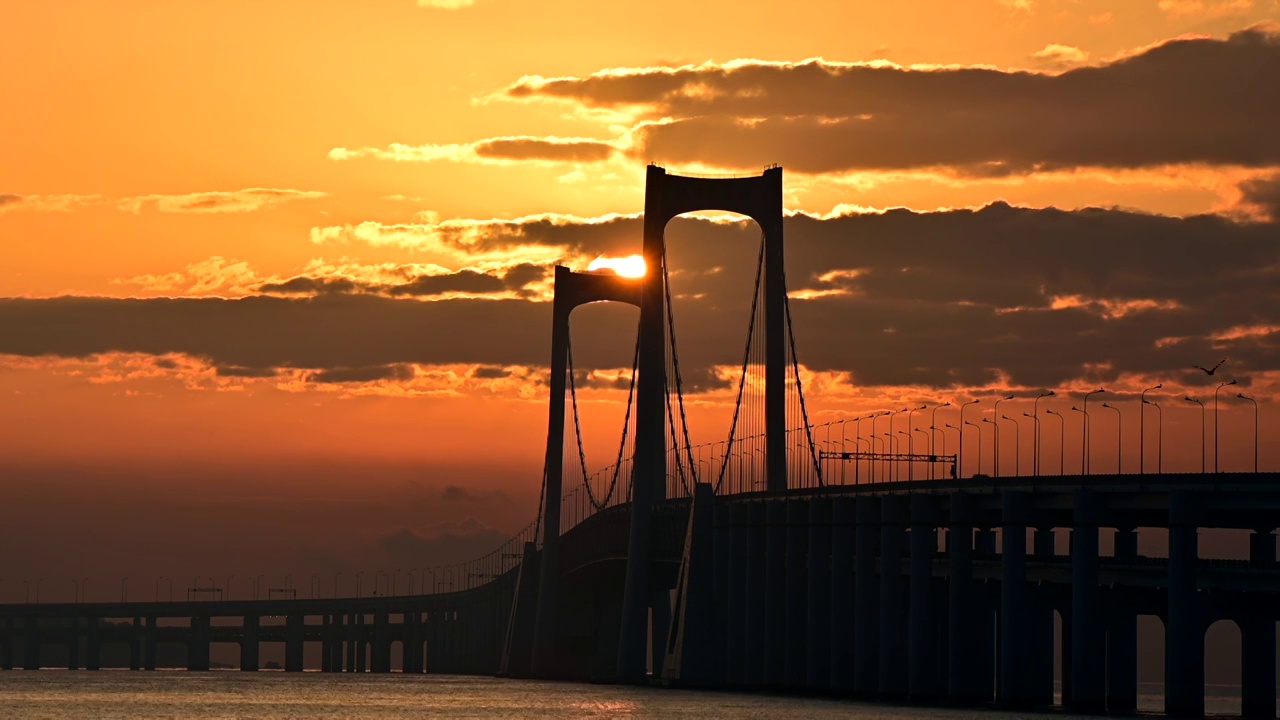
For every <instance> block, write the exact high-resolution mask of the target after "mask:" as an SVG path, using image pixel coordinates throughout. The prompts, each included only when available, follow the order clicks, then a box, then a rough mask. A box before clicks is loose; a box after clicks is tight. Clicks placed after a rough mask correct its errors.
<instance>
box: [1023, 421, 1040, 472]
mask: <svg viewBox="0 0 1280 720" xmlns="http://www.w3.org/2000/svg"><path fill="white" fill-rule="evenodd" d="M1022 417H1028V418H1031V435H1032V437H1033V440H1034V442H1035V445H1036V446H1035V452H1034V453H1033V455H1032V458H1031V475H1032V477H1040V418H1038V417H1036V416H1035V415H1032V414H1031V413H1025V412H1024V413H1022Z"/></svg>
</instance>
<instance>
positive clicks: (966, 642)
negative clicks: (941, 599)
mask: <svg viewBox="0 0 1280 720" xmlns="http://www.w3.org/2000/svg"><path fill="white" fill-rule="evenodd" d="M949 522H950V524H949V525H948V528H947V566H948V571H947V575H948V579H947V696H948V697H949V698H950V699H951V701H952V702H954V703H960V704H969V703H974V702H979V701H983V700H985V699H986V698H985V697H983V695H982V694H981V693H980V692H978V679H977V677H976V675H977V673H976V672H975V671H976V670H977V668H976V667H975V664H974V662H973V649H974V648H975V647H976V646H977V645H978V642H979V640H980V638H979V635H978V633H977V632H976V625H975V622H974V616H975V614H976V613H977V602H976V600H975V598H974V595H975V592H974V587H973V522H974V508H973V498H972V496H970V495H968V494H966V493H962V492H957V493H952V494H951V517H950V521H949Z"/></svg>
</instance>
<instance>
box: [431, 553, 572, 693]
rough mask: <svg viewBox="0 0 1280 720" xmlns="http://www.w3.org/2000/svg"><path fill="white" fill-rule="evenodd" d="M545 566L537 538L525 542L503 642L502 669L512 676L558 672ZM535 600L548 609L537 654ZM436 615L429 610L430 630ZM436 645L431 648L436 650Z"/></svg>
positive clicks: (555, 623) (553, 616)
mask: <svg viewBox="0 0 1280 720" xmlns="http://www.w3.org/2000/svg"><path fill="white" fill-rule="evenodd" d="M541 570H542V553H541V552H539V550H538V544H537V542H535V541H532V540H530V541H528V542H526V543H525V544H524V549H523V550H522V551H521V555H520V572H519V574H518V575H517V576H516V590H515V604H514V605H512V607H511V616H510V618H509V619H508V621H507V628H506V637H505V638H504V642H503V650H502V656H503V658H502V669H501V673H502V674H503V675H506V676H508V677H516V678H522V677H530V676H532V677H552V676H554V675H555V672H556V665H557V660H556V645H555V635H556V632H557V631H558V629H559V625H558V620H557V618H558V614H557V613H556V612H552V607H553V604H552V603H550V602H548V603H546V605H545V606H544V605H543V604H542V600H541V599H540V595H539V594H538V593H539V589H538V584H539V582H540V581H539V578H541ZM548 582H549V583H551V585H552V586H555V587H558V586H557V585H556V583H554V582H551V581H550V580H548ZM557 582H558V581H557ZM553 592H554V590H553ZM557 597H559V596H558V595H557ZM557 602H558V601H557ZM535 604H538V607H539V608H545V609H544V610H543V612H545V613H547V615H546V616H545V617H544V618H543V622H544V623H545V626H544V630H543V632H544V636H543V644H542V646H541V649H540V650H539V651H538V653H537V655H536V657H535V654H534V644H535V638H536V636H537V632H538V630H537V622H538V619H537V616H536V613H537V610H535V608H534V605H535ZM555 607H558V605H556V606H555ZM434 615H435V611H434V610H432V611H430V612H429V613H428V622H429V623H431V626H430V628H429V630H434V629H435V628H436V626H437V625H438V623H436V622H435V617H434ZM433 637H434V636H433ZM435 649H436V648H431V650H432V651H434V650H435ZM431 663H432V665H434V664H435V660H434V659H432V660H431ZM433 669H435V668H434V667H433Z"/></svg>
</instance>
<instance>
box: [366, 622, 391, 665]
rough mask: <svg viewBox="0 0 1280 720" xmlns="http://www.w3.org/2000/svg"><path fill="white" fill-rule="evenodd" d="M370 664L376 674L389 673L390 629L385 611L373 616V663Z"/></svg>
mask: <svg viewBox="0 0 1280 720" xmlns="http://www.w3.org/2000/svg"><path fill="white" fill-rule="evenodd" d="M370 664H371V665H372V666H373V668H372V669H373V671H374V672H376V673H389V672H391V627H390V618H389V617H388V616H387V611H386V610H378V611H376V612H375V613H374V614H373V661H372V662H371V663H370Z"/></svg>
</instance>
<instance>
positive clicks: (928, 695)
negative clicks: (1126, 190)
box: [0, 166, 1280, 718]
mask: <svg viewBox="0 0 1280 720" xmlns="http://www.w3.org/2000/svg"><path fill="white" fill-rule="evenodd" d="M646 183H647V184H646V196H645V215H644V231H643V233H644V234H643V239H642V250H643V257H644V260H645V263H646V266H647V268H648V269H649V272H648V273H647V274H646V275H645V276H644V277H642V278H626V277H621V276H617V275H613V274H599V273H578V272H572V271H570V270H569V269H567V268H563V267H557V268H556V271H555V298H554V301H553V310H552V316H553V321H552V328H551V358H550V368H551V376H550V401H549V404H548V431H547V445H546V453H545V463H544V467H543V472H542V493H541V505H540V507H539V510H538V513H537V515H536V519H535V521H534V522H533V523H532V524H531V525H530V526H529V527H528V528H526V529H525V530H524V531H522V532H521V533H520V534H519V535H517V537H515V538H513V539H512V540H511V541H509V542H508V544H507V545H505V546H504V547H502V548H499V549H497V550H495V551H494V552H493V553H491V554H490V555H488V556H485V557H484V558H480V559H477V560H475V561H473V562H471V563H467V564H465V565H463V566H459V567H457V568H454V569H450V570H449V576H450V578H451V581H450V583H449V584H448V586H447V587H448V589H447V591H444V592H438V590H440V588H439V587H438V586H439V583H433V584H434V585H436V587H433V588H431V589H432V590H433V592H426V590H425V588H422V589H420V591H419V592H418V593H416V594H414V593H412V588H411V589H410V593H408V594H403V595H383V596H375V597H353V598H340V597H333V598H316V597H312V598H306V599H298V598H296V597H277V598H270V599H266V600H223V599H216V600H201V599H196V600H187V601H176V602H175V601H171V600H164V601H162V600H160V599H159V598H158V597H157V598H156V599H155V600H153V601H149V602H119V603H89V602H77V603H56V604H55V603H44V604H41V603H21V604H8V605H0V667H3V668H5V669H10V668H14V667H21V668H27V669H36V668H39V667H41V666H42V665H43V660H42V658H43V657H44V654H43V653H42V649H43V648H46V647H48V646H50V645H53V646H58V647H60V648H64V649H65V652H64V653H63V655H61V657H62V658H63V659H64V662H65V666H66V667H70V668H80V667H84V668H88V669H94V668H97V667H100V666H101V664H102V663H101V654H102V648H103V647H104V646H105V645H108V644H113V643H115V644H122V645H125V646H127V647H128V656H129V658H130V662H129V664H130V667H132V668H133V669H153V668H155V667H156V666H157V655H158V648H159V647H161V646H162V645H164V644H170V645H180V646H182V647H184V648H185V657H186V664H185V666H186V667H187V668H188V669H191V670H203V669H208V668H209V667H210V650H209V648H210V644H211V643H215V642H223V643H235V644H237V645H238V646H239V649H240V668H241V669H242V670H250V671H251V670H257V669H258V667H259V664H260V663H259V649H260V646H261V644H262V643H264V642H280V643H283V644H284V647H285V651H286V652H285V659H286V661H285V667H284V669H285V670H289V671H300V670H303V669H304V667H305V665H306V658H307V657H308V654H307V653H305V652H304V650H305V649H306V648H307V647H312V648H315V647H318V648H319V656H320V663H319V668H318V669H320V670H322V671H327V672H364V671H371V672H391V671H392V670H393V669H395V668H398V669H399V670H400V671H401V672H438V673H473V674H475V673H479V674H495V673H496V674H503V675H508V676H514V677H538V678H551V679H578V680H593V681H604V682H619V683H639V682H662V683H666V684H670V685H676V686H684V687H714V688H726V689H750V690H762V689H763V690H772V691H783V692H803V693H827V694H832V695H837V696H850V697H864V698H876V699H889V700H895V701H905V702H915V703H922V704H932V703H946V704H981V703H998V704H1000V705H1002V706H1006V707H1048V706H1051V705H1054V704H1055V703H1061V704H1062V705H1064V706H1066V707H1068V708H1070V709H1072V710H1076V711H1085V712H1116V713H1130V712H1133V711H1134V710H1135V708H1136V707H1137V657H1138V633H1137V622H1138V618H1139V616H1154V617H1157V618H1159V619H1160V621H1161V623H1162V624H1163V629H1164V647H1165V659H1164V669H1165V709H1166V712H1168V713H1170V714H1174V715H1184V716H1196V715H1202V714H1203V712H1204V698H1205V667H1204V637H1205V633H1206V631H1207V629H1208V627H1209V626H1210V625H1211V624H1213V623H1215V622H1217V621H1219V620H1227V621H1230V622H1233V623H1235V624H1236V625H1237V626H1238V627H1239V628H1240V631H1241V638H1242V651H1241V661H1242V662H1241V667H1242V673H1241V688H1242V705H1241V708H1242V713H1243V714H1244V715H1245V716H1248V717H1268V718H1273V717H1276V667H1277V656H1276V632H1275V630H1276V622H1277V619H1280V566H1278V565H1277V562H1276V541H1275V535H1274V534H1273V533H1274V531H1275V528H1276V525H1277V518H1280V474H1277V473H1260V472H1256V471H1255V472H1252V473H1213V474H1194V475H1191V474H1188V475H1178V474H1145V475H1120V474H1110V475H1106V474H1093V475H1077V476H1071V475H1059V476H1054V477H1051V478H1048V477H1022V476H1019V477H1004V478H990V477H985V476H982V477H974V478H968V479H964V478H957V477H955V474H956V473H955V470H954V468H955V467H956V458H955V456H953V455H947V454H945V452H944V453H939V454H934V453H933V452H932V446H930V452H928V453H915V452H914V451H913V450H914V447H913V446H912V445H909V447H911V450H909V451H907V452H895V451H894V449H893V448H894V446H893V445H891V444H889V445H887V446H886V447H885V448H884V449H883V451H881V450H876V447H875V445H872V446H871V448H870V451H869V452H866V453H862V452H856V453H846V452H844V451H843V446H842V447H841V451H840V452H833V451H831V450H830V449H826V450H824V449H822V446H821V443H820V442H818V440H817V439H816V438H815V436H814V425H813V423H812V422H810V419H809V417H808V408H807V405H806V401H805V394H804V387H803V384H802V382H801V375H800V372H799V368H800V361H799V356H798V353H797V348H796V344H795V339H794V333H793V332H792V324H791V309H790V306H789V303H788V297H787V282H786V273H785V268H784V265H783V258H784V252H783V249H784V244H783V222H782V169H781V168H779V167H770V168H767V169H765V170H764V171H763V172H762V173H761V174H759V175H753V176H747V177H732V178H705V177H694V176H682V175H675V174H671V173H668V172H667V171H666V170H665V169H663V168H661V167H657V166H650V167H649V168H648V174H647V180H646ZM704 210H718V211H727V212H733V213H738V214H741V215H744V216H747V217H749V218H751V219H753V220H754V221H755V222H756V223H757V224H758V225H759V228H760V231H761V232H760V243H759V246H758V247H757V248H754V251H755V257H756V268H755V275H754V287H753V288H750V289H749V292H750V293H751V295H750V298H751V305H750V308H751V309H750V313H749V317H748V319H747V330H746V333H745V340H744V343H743V346H742V355H741V358H742V360H741V365H740V366H738V367H736V379H735V381H734V385H733V387H734V404H733V410H732V413H731V416H730V418H729V421H728V426H727V428H726V430H725V435H724V439H723V440H722V441H720V442H718V443H716V447H717V451H716V452H713V453H711V457H710V458H705V457H703V453H702V450H703V449H704V448H705V447H706V445H705V444H704V445H702V446H696V445H694V444H692V443H691V442H690V438H691V436H692V435H693V434H694V433H693V432H692V431H691V428H690V422H689V419H688V413H687V411H686V399H685V394H686V389H685V387H684V380H683V377H682V372H681V365H680V355H679V343H678V338H679V337H680V334H679V332H678V327H677V322H678V320H679V318H680V312H679V311H680V308H679V303H678V302H677V300H678V298H675V299H673V294H672V292H671V286H670V275H671V268H669V264H668V254H667V244H666V237H665V228H666V225H667V223H668V222H669V221H670V220H671V219H672V218H675V217H677V216H679V215H682V214H685V213H689V212H695V211H704ZM598 302H611V303H623V304H627V305H631V306H634V307H636V308H638V309H639V323H638V329H637V333H636V341H635V345H634V351H633V352H632V369H631V376H630V383H629V388H628V392H627V400H626V403H625V406H624V410H623V420H622V432H621V437H620V439H619V442H618V446H617V450H616V452H612V451H611V452H612V455H611V460H612V462H611V464H610V465H609V466H607V467H606V468H604V469H601V470H597V471H595V472H589V471H588V466H587V460H586V452H585V449H584V442H583V428H584V421H583V419H582V414H581V409H580V403H579V401H578V396H579V387H578V385H579V383H580V382H581V380H580V376H581V373H579V372H578V370H577V368H575V365H574V355H573V343H572V340H571V336H572V333H571V327H572V323H571V322H570V319H571V316H572V314H573V311H574V310H575V309H576V308H578V307H581V306H583V305H586V304H589V303H598ZM889 440H890V442H892V438H889ZM908 441H910V438H909V436H908ZM899 449H900V448H899ZM862 462H865V463H866V464H867V467H868V469H871V468H874V467H875V463H880V465H881V466H882V467H887V466H889V465H892V464H899V465H905V467H907V468H908V471H907V475H908V477H907V478H902V479H895V476H894V475H892V474H889V473H885V472H881V473H880V474H879V476H875V475H873V474H871V473H868V476H867V477H865V478H859V477H858V473H859V469H858V468H859V467H860V465H861V464H862ZM849 463H852V468H850V467H849ZM921 465H923V466H925V467H927V468H928V470H927V471H922V472H921V477H928V478H931V479H916V478H915V472H914V468H916V467H917V466H921ZM850 479H852V480H853V482H849V480H850ZM1139 528H1158V529H1160V530H1161V531H1163V532H1167V534H1168V552H1167V557H1147V556H1143V555H1141V554H1140V553H1139V552H1138V545H1137V530H1138V529H1139ZM1202 528H1232V529H1237V530H1243V531H1246V532H1248V533H1249V557H1248V559H1247V560H1240V561H1220V560H1208V559H1204V558H1201V557H1200V553H1199V542H1198V533H1199V530H1200V529H1202ZM1104 534H1105V535H1106V536H1108V537H1105V539H1106V540H1109V541H1110V542H1109V543H1102V542H1100V540H1102V539H1104ZM1108 545H1109V546H1110V549H1109V552H1104V551H1103V547H1104V546H1108ZM433 580H434V578H433ZM1055 618H1056V620H1055ZM1055 626H1056V627H1060V631H1058V630H1055ZM397 648H398V655H399V657H398V662H397V658H396V657H395V655H396V654H397V653H396V649H397ZM311 655H312V656H314V650H313V652H312V653H311ZM1055 666H1057V667H1058V668H1059V670H1058V671H1057V672H1056V673H1055ZM1055 678H1056V680H1057V682H1056V683H1055Z"/></svg>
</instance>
